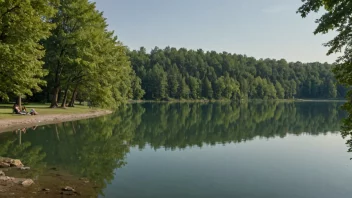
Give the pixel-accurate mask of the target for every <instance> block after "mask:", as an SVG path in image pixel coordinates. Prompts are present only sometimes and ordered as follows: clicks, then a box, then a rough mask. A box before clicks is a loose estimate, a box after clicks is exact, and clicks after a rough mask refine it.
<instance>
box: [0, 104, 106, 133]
mask: <svg viewBox="0 0 352 198" xmlns="http://www.w3.org/2000/svg"><path fill="white" fill-rule="evenodd" d="M111 113H112V111H110V110H92V111H90V112H87V113H76V114H47V115H35V116H30V115H16V116H22V117H21V118H5V119H0V133H2V132H7V131H12V130H16V129H20V128H26V127H32V126H41V125H47V124H56V123H61V122H68V121H75V120H84V119H88V118H95V117H100V116H103V115H108V114H111Z"/></svg>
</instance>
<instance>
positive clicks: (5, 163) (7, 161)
mask: <svg viewBox="0 0 352 198" xmlns="http://www.w3.org/2000/svg"><path fill="white" fill-rule="evenodd" d="M9 166H12V167H13V166H14V167H18V168H20V167H23V164H22V162H21V160H19V159H11V158H7V157H0V167H1V168H7V167H9Z"/></svg>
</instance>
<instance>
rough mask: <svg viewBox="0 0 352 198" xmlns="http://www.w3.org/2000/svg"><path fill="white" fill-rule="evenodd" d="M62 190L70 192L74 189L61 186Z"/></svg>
mask: <svg viewBox="0 0 352 198" xmlns="http://www.w3.org/2000/svg"><path fill="white" fill-rule="evenodd" d="M62 190H63V191H71V192H75V191H76V190H75V189H74V188H72V187H70V186H66V187H65V188H62Z"/></svg>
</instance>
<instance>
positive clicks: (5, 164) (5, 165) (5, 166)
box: [0, 161, 10, 168]
mask: <svg viewBox="0 0 352 198" xmlns="http://www.w3.org/2000/svg"><path fill="white" fill-rule="evenodd" d="M8 167H10V164H9V163H6V162H1V161H0V168H8Z"/></svg>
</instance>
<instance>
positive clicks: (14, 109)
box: [12, 103, 17, 113]
mask: <svg viewBox="0 0 352 198" xmlns="http://www.w3.org/2000/svg"><path fill="white" fill-rule="evenodd" d="M16 106H17V104H16V103H15V104H13V106H12V113H16Z"/></svg>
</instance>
